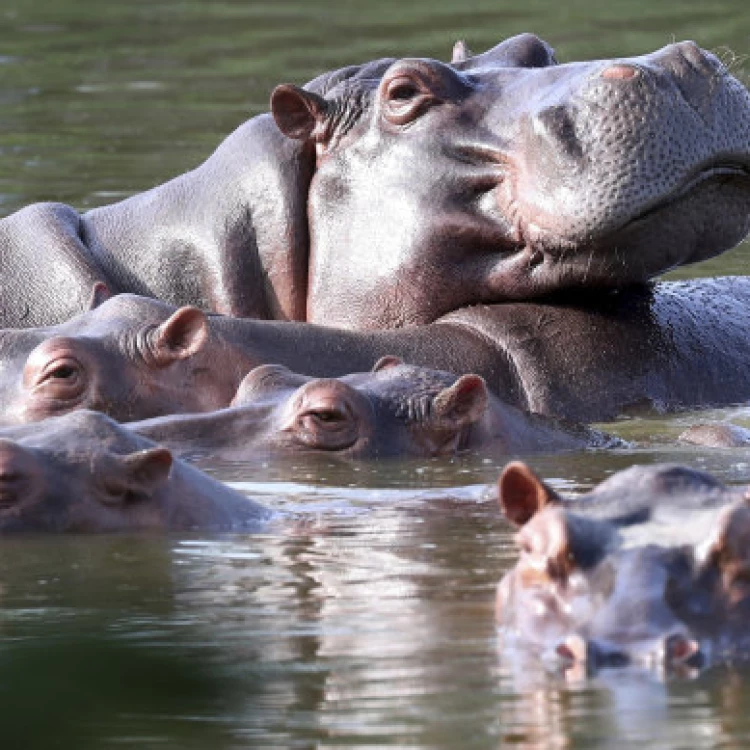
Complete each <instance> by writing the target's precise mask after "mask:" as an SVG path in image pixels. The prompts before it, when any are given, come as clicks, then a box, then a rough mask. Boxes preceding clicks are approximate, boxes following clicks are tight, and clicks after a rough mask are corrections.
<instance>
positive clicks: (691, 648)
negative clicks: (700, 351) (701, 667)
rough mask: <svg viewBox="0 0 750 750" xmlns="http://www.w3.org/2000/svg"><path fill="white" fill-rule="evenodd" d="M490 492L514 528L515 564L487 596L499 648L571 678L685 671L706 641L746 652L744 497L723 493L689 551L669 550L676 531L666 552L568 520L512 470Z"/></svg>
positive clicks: (579, 517) (522, 471)
mask: <svg viewBox="0 0 750 750" xmlns="http://www.w3.org/2000/svg"><path fill="white" fill-rule="evenodd" d="M671 468H672V467H670V470H671ZM499 493H500V504H501V507H502V509H503V511H504V513H505V515H506V518H508V520H509V521H511V523H513V524H514V525H520V528H519V531H518V533H517V534H516V537H515V541H516V544H517V546H518V549H519V560H518V562H517V563H516V565H515V566H514V567H513V568H512V569H511V570H510V571H509V572H508V573H506V575H505V576H504V577H503V578H502V580H501V581H500V584H499V585H498V592H497V619H498V623H499V624H500V625H501V626H502V629H503V631H504V632H505V633H508V634H509V635H510V640H511V641H514V642H516V643H518V644H519V645H521V646H524V647H530V648H532V649H534V650H536V651H537V652H538V653H540V654H541V655H543V656H544V657H547V658H550V659H552V660H555V661H557V662H558V663H559V664H560V665H561V666H562V667H563V668H564V669H566V670H567V669H571V668H574V669H573V673H576V672H577V671H579V669H580V668H584V669H590V668H591V667H601V666H613V665H622V664H628V663H638V664H641V665H645V666H655V667H669V668H673V667H680V668H681V667H683V666H685V665H690V666H693V665H697V664H699V663H700V662H701V661H703V660H704V659H705V657H706V656H707V654H708V653H709V652H710V649H708V650H707V649H706V645H707V644H708V643H709V642H710V641H714V642H717V641H718V642H720V643H721V645H722V648H723V649H725V651H726V653H730V652H731V653H734V654H737V653H745V654H746V653H747V650H748V648H750V637H748V636H747V635H746V632H745V631H746V622H747V619H746V618H747V615H748V607H750V586H748V584H747V580H748V578H747V576H748V573H749V572H750V554H749V553H748V549H750V547H749V546H748V541H749V540H750V507H748V501H747V499H746V498H744V497H741V498H740V499H739V500H738V499H737V495H736V493H735V495H734V498H735V499H734V501H732V502H730V503H729V504H728V505H725V506H724V507H723V509H720V510H717V512H716V517H715V519H714V522H713V528H712V530H711V532H710V533H709V534H708V536H707V538H705V539H704V540H703V541H702V542H701V543H699V544H690V543H681V542H683V541H685V540H684V539H683V538H682V529H681V528H680V527H677V528H673V529H671V530H670V533H671V535H672V536H673V537H674V544H672V545H664V544H655V543H646V544H643V543H640V544H635V545H629V544H627V543H624V541H623V539H622V538H621V536H620V535H621V532H622V529H621V528H618V527H617V526H616V524H613V523H611V522H608V521H605V520H602V519H598V518H595V517H592V516H587V515H584V513H583V512H571V511H570V510H569V509H568V508H567V507H566V502H565V501H564V500H562V499H561V498H560V497H559V496H558V495H556V494H555V493H554V491H552V490H551V489H550V488H549V487H547V485H545V484H544V483H543V482H542V481H541V480H539V479H538V478H537V477H536V476H535V475H534V474H533V472H532V471H531V470H530V469H529V468H528V467H527V466H525V465H524V464H520V463H514V464H510V465H509V466H508V467H506V469H505V470H504V472H503V474H502V476H501V478H500V482H499ZM579 508H580V509H581V510H582V511H583V509H584V508H585V505H584V504H581V505H580V506H579Z"/></svg>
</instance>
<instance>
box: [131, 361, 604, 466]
mask: <svg viewBox="0 0 750 750" xmlns="http://www.w3.org/2000/svg"><path fill="white" fill-rule="evenodd" d="M126 426H127V427H128V428H129V429H131V430H133V431H135V432H137V433H138V434H139V435H144V436H146V437H148V438H150V439H151V440H154V441H155V442H158V443H159V444H162V445H165V446H167V447H168V448H170V449H172V450H174V451H176V452H177V453H179V454H181V455H186V456H189V457H202V456H212V457H217V456H218V457H220V458H221V459H222V460H241V461H245V462H247V461H253V460H259V459H265V458H267V457H268V456H269V455H273V456H289V455H299V454H302V453H318V454H325V455H328V456H334V457H337V458H354V459H363V458H380V459H382V458H389V457H407V456H411V457H425V456H446V455H453V454H456V453H458V452H462V451H466V450H475V451H476V450H484V451H492V453H493V455H495V454H497V453H501V454H504V455H513V454H519V453H524V454H526V453H533V452H540V451H544V452H554V451H560V450H573V449H581V448H594V447H596V448H606V447H613V446H615V445H619V443H618V441H617V440H616V439H615V438H612V437H610V436H608V435H605V434H603V433H601V432H597V431H596V430H591V429H588V428H585V427H579V426H574V425H567V424H564V423H562V422H559V421H556V420H552V419H545V418H544V417H541V416H538V415H532V414H526V413H524V412H521V411H520V410H518V409H515V408H513V407H512V406H508V405H507V404H504V403H503V402H502V401H501V400H500V399H499V398H497V396H494V395H493V394H491V393H489V391H488V389H487V386H486V385H485V382H484V380H483V379H482V378H481V377H479V376H478V375H471V374H466V375H461V376H456V375H452V374H451V373H447V372H442V371H439V370H431V369H427V368H424V367H415V366H412V365H406V364H404V363H403V362H402V361H401V360H400V359H398V358H397V357H393V356H388V357H383V358H382V359H381V360H379V361H378V362H377V363H376V364H375V366H374V368H373V369H372V370H371V371H370V372H366V373H355V374H351V375H345V376H342V377H340V378H325V379H321V378H312V377H309V376H305V375H300V374H297V373H294V372H292V371H291V370H289V369H287V368H286V367H282V366H280V365H262V366H260V367H256V368H255V369H253V370H252V371H251V372H250V373H248V375H247V376H246V377H245V379H244V380H243V381H242V383H241V385H240V388H239V390H238V392H237V395H236V396H235V398H234V400H233V402H232V405H231V407H230V408H228V409H222V410H220V411H216V412H211V413H209V414H184V415H171V416H165V417H156V418H154V419H150V420H146V421H143V422H133V423H130V424H128V425H126Z"/></svg>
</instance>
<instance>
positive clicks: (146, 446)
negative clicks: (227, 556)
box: [0, 411, 271, 533]
mask: <svg viewBox="0 0 750 750" xmlns="http://www.w3.org/2000/svg"><path fill="white" fill-rule="evenodd" d="M270 517H271V512H270V511H268V510H267V509H266V508H263V507H262V506H260V505H258V504H257V503H255V502H253V501H252V500H250V499H249V498H247V497H245V496H244V495H242V494H240V493H239V492H236V491H235V490H233V489H231V488H230V487H227V486H226V485H224V484H222V483H221V482H218V481H216V480H215V479H212V478H211V477H209V476H207V475H206V474H203V473H202V472H200V471H198V470H197V469H194V468H192V467H190V466H188V465H187V464H184V463H183V462H181V461H178V460H176V459H174V458H173V457H172V454H171V452H170V451H169V450H167V449H166V448H164V447H161V446H156V445H155V444H154V443H153V442H151V441H150V440H148V439H146V438H144V437H142V436H140V435H137V434H135V433H134V432H132V431H130V430H126V429H125V428H123V427H121V426H120V425H118V424H117V423H116V422H114V421H113V420H111V419H110V418H109V417H107V416H105V415H104V414H100V413H98V412H91V411H78V412H74V413H72V414H66V415H65V416H62V417H54V418H51V419H47V420H45V421H44V422H42V423H39V424H30V425H23V426H19V427H14V428H10V429H6V430H3V431H2V434H1V435H0V533H6V532H15V531H30V532H41V531H54V532H63V531H67V532H94V531H142V530H148V531H152V530H158V531H167V530H170V531H172V530H193V529H200V530H204V531H230V530H235V531H238V530H251V531H252V530H257V529H259V528H260V527H261V526H262V525H264V524H265V523H266V522H267V521H268V520H269V519H270Z"/></svg>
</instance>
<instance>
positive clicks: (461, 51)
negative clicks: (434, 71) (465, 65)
mask: <svg viewBox="0 0 750 750" xmlns="http://www.w3.org/2000/svg"><path fill="white" fill-rule="evenodd" d="M470 57H473V54H472V52H471V50H470V49H469V48H468V46H467V45H466V42H465V41H464V40H463V39H459V40H458V41H457V42H456V43H455V44H454V45H453V53H452V55H451V65H455V64H456V63H462V62H466V61H467V60H468V59H469V58H470Z"/></svg>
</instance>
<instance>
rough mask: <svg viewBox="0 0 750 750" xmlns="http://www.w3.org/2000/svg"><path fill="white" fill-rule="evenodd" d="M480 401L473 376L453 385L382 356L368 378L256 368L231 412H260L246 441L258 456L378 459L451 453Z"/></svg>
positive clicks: (483, 397) (476, 417)
mask: <svg viewBox="0 0 750 750" xmlns="http://www.w3.org/2000/svg"><path fill="white" fill-rule="evenodd" d="M488 399H489V394H488V391H487V386H486V385H485V382H484V380H483V379H482V378H480V377H479V376H477V375H462V376H460V377H457V376H455V375H452V374H450V373H447V372H442V371H439V370H431V369H428V368H424V367H412V366H410V365H405V364H404V363H403V362H402V361H401V360H400V359H398V358H397V357H392V356H388V357H383V358H381V359H380V360H379V361H378V362H377V363H376V365H375V367H374V368H373V370H372V371H371V372H369V373H357V374H353V375H346V376H344V377H341V378H325V379H321V378H311V377H308V376H305V375H299V374H297V373H293V372H291V371H290V370H288V369H287V368H285V367H281V366H279V365H262V366H260V367H256V368H255V369H253V370H251V372H250V373H248V375H247V376H246V378H245V380H244V381H243V383H242V385H241V386H240V388H239V390H238V392H237V395H236V397H235V399H234V401H233V406H242V407H243V409H255V410H256V412H259V411H262V412H263V423H262V424H261V423H259V422H258V423H256V425H254V426H253V436H254V438H255V439H256V440H257V442H258V443H259V444H260V446H261V447H262V448H263V449H264V450H268V451H271V452H274V453H281V454H292V453H300V452H310V451H312V452H326V453H329V454H331V455H337V456H341V457H346V458H374V457H378V458H384V457H388V456H437V455H451V454H453V453H455V452H456V451H458V450H460V449H461V448H463V447H465V446H466V445H467V442H468V440H469V435H470V432H471V430H472V428H473V427H475V426H477V425H478V424H479V423H480V422H481V420H482V419H483V418H484V416H485V413H486V410H487V404H488ZM263 410H264V411H263ZM247 419H248V418H247V416H245V415H243V422H244V423H245V424H247ZM243 432H244V433H245V435H246V434H247V433H246V432H245V430H243ZM245 440H246V438H245V437H244V436H243V438H242V441H243V442H244V441H245Z"/></svg>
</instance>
